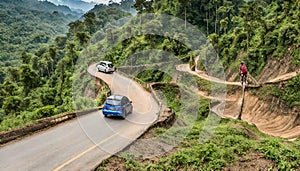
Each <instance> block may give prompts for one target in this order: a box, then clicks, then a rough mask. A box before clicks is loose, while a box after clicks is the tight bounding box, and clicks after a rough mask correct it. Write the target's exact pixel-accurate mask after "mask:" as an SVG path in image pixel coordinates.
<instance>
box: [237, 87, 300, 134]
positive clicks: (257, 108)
mask: <svg viewBox="0 0 300 171" xmlns="http://www.w3.org/2000/svg"><path fill="white" fill-rule="evenodd" d="M244 98H245V99H244V105H243V109H242V111H243V112H242V120H244V121H246V122H248V123H250V124H254V125H256V127H257V128H258V129H259V130H260V131H262V132H264V133H266V134H269V135H273V136H279V137H283V138H288V139H294V138H297V137H298V136H299V135H300V120H299V119H300V115H299V111H297V110H292V109H289V108H287V107H285V106H284V105H283V104H282V102H280V101H279V100H278V99H276V98H272V99H270V100H268V101H266V100H260V99H259V98H258V97H256V96H254V95H252V94H251V93H248V92H246V93H245V97H244Z"/></svg>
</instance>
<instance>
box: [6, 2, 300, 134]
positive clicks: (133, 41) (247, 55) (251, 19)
mask: <svg viewBox="0 0 300 171" xmlns="http://www.w3.org/2000/svg"><path fill="white" fill-rule="evenodd" d="M4 2H6V3H8V2H7V1H4ZM129 4H133V7H134V8H135V9H136V10H137V13H139V14H141V13H148V12H150V13H161V14H168V15H172V16H176V17H178V18H181V19H183V21H185V22H186V23H187V22H188V23H191V24H193V25H195V26H196V27H197V28H199V29H200V30H201V31H202V32H203V33H204V34H205V35H206V36H208V38H209V39H210V40H211V42H212V44H213V45H214V47H215V50H216V51H217V52H218V54H219V56H220V58H221V60H222V62H223V65H224V67H225V68H231V67H233V68H234V67H236V66H237V65H238V61H239V60H240V58H242V59H244V60H245V61H246V62H247V64H248V68H249V70H250V72H251V73H254V75H258V74H259V73H260V71H261V70H262V68H263V67H264V66H265V64H266V61H267V60H268V59H272V58H283V59H284V58H285V54H286V51H290V53H289V54H290V58H291V59H292V61H293V65H296V66H299V37H300V36H299V22H297V21H298V18H297V17H299V15H298V14H299V1H292V2H287V1H281V0H277V1H269V0H265V1H251V2H245V1H240V0H233V1H228V0H220V1H207V0H203V1H196V0H188V1H181V0H175V1H169V0H159V1H146V0H137V1H136V2H135V3H134V2H133V1H132V0H123V1H121V4H117V3H113V2H112V3H111V4H109V5H97V6H95V8H94V9H92V10H91V11H90V12H88V13H86V14H84V15H83V17H82V19H81V20H77V21H74V22H71V23H69V24H68V26H69V29H68V32H67V34H66V35H61V36H58V37H56V38H55V39H54V43H48V44H47V45H45V46H43V47H40V48H39V47H36V48H34V46H33V44H29V45H31V46H33V47H32V50H33V49H34V51H29V50H28V48H26V46H20V49H19V50H15V49H14V48H13V47H14V46H13V45H11V44H8V43H6V45H7V46H9V47H6V48H5V49H6V50H7V49H9V48H11V49H12V51H16V52H17V53H19V54H20V55H19V56H18V58H19V59H20V60H21V61H22V62H21V64H20V65H19V66H9V67H7V68H6V69H5V70H1V73H0V75H1V77H2V82H3V83H2V84H1V86H0V106H1V110H0V120H1V130H6V129H9V128H12V127H15V126H18V125H22V124H24V123H27V122H29V121H32V120H35V119H39V118H42V117H45V116H49V115H52V114H59V113H62V112H66V111H71V110H73V109H74V108H73V100H72V81H73V80H74V77H75V78H76V77H78V76H80V75H75V76H74V75H73V71H74V66H75V63H76V61H77V58H78V56H79V55H80V53H81V52H82V51H83V50H84V49H90V52H89V54H91V55H93V54H94V55H97V54H99V53H101V52H102V51H103V49H105V46H106V45H105V44H106V43H109V42H115V41H117V40H119V39H122V34H120V33H115V31H114V30H113V28H114V27H117V26H114V24H113V21H115V20H118V19H121V18H123V17H126V16H129V15H130V14H129V13H126V12H123V11H122V10H121V9H129V6H130V5H129ZM287 9H289V10H287ZM15 10H16V9H15ZM48 14H49V13H48ZM58 14H59V15H60V13H59V12H58ZM49 15H50V14H49ZM52 15H57V13H55V14H54V13H52ZM26 16H27V15H24V17H26ZM35 16H36V15H35ZM46 18H47V17H46ZM8 19H9V17H8ZM24 20H25V19H24V18H23V21H24ZM28 20H30V21H31V19H30V18H29V19H28ZM4 21H5V20H4ZM26 21H27V20H26ZM185 22H183V27H184V29H187V30H188V29H189V28H187V26H188V25H187V24H185ZM25 23H26V22H25ZM40 23H42V22H40ZM162 25H163V23H157V22H152V23H146V26H149V28H159V26H162ZM33 26H35V25H32V27H33ZM1 28H2V27H1ZM129 31H130V32H132V33H133V32H137V30H129ZM43 34H45V33H44V32H43ZM1 35H3V36H4V34H1ZM120 35H121V36H120ZM118 36H119V37H118ZM178 36H179V37H180V36H182V37H184V36H185V35H178ZM18 37H20V36H18ZM38 37H39V36H38ZM48 37H49V35H48V34H47V35H44V37H43V36H41V37H39V38H40V39H39V38H38V41H42V42H43V41H44V39H43V38H46V39H47V42H48ZM92 37H93V38H94V40H91V38H92ZM21 38H22V37H21ZM49 39H50V38H49ZM90 40H91V41H96V40H97V41H99V42H100V45H97V46H93V43H92V46H91V47H87V45H88V44H89V43H88V42H89V41H90ZM30 41H32V40H31V39H25V40H24V41H22V42H30ZM94 44H95V43H94ZM16 46H19V45H18V44H17V45H16ZM1 47H2V46H1ZM23 48H24V49H23ZM22 49H23V50H22ZM29 49H30V48H29ZM147 49H159V50H164V51H168V52H169V53H171V54H173V55H175V56H178V57H179V58H180V59H185V60H183V61H185V62H187V61H189V60H190V58H193V57H194V56H195V54H193V53H190V49H188V48H187V47H186V46H184V45H183V44H182V43H180V42H179V41H176V40H172V39H171V38H170V37H167V38H165V37H164V36H156V35H154V36H153V35H138V36H134V37H132V38H130V39H126V40H124V41H123V42H122V43H118V44H116V46H115V47H114V48H113V50H112V51H109V53H108V54H107V55H106V56H105V58H106V59H108V60H111V61H113V62H115V63H116V65H117V66H118V65H119V64H120V63H121V62H122V60H124V59H126V57H128V56H129V55H131V54H134V53H136V52H139V51H142V50H147ZM1 52H5V51H1ZM238 56H239V59H238ZM7 61H9V60H7ZM86 64H89V63H88V62H86ZM83 69H84V68H83ZM151 73H153V71H150V72H149V73H148V75H147V73H144V75H143V77H144V78H146V77H149V74H150V75H151ZM155 74H156V75H157V80H154V81H158V80H160V79H161V78H162V77H163V76H162V75H161V73H155ZM4 78H5V79H4ZM167 80H168V79H167ZM147 81H150V82H151V80H147ZM152 81H153V80H152ZM288 87H289V88H288V89H287V90H288V91H287V90H280V91H279V92H278V93H277V95H282V97H284V98H283V99H288V100H287V101H288V103H289V104H293V105H298V103H295V102H294V101H295V100H297V98H295V97H296V96H295V94H294V93H293V92H298V91H297V90H298V89H297V87H299V82H297V81H294V80H292V81H290V83H289V85H288ZM81 88H82V87H81ZM80 103H81V102H80V101H79V102H78V104H80ZM75 105H77V104H75ZM41 110H48V111H49V114H45V112H43V114H40V113H41V112H39V111H41Z"/></svg>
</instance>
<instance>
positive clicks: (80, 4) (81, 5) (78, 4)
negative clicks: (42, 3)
mask: <svg viewBox="0 0 300 171" xmlns="http://www.w3.org/2000/svg"><path fill="white" fill-rule="evenodd" d="M48 1H49V2H52V3H54V4H56V5H66V6H68V7H70V8H71V9H72V10H81V11H84V12H87V11H89V10H90V9H92V8H93V7H94V6H95V5H96V3H95V2H85V1H82V0H48Z"/></svg>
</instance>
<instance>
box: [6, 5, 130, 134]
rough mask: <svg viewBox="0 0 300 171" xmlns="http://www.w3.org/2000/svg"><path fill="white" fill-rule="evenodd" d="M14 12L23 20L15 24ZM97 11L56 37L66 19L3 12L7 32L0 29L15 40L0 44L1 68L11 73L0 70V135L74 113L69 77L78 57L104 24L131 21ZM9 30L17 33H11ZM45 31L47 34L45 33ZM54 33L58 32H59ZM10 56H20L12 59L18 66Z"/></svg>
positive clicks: (121, 14)
mask: <svg viewBox="0 0 300 171" xmlns="http://www.w3.org/2000/svg"><path fill="white" fill-rule="evenodd" d="M95 8H97V7H95ZM12 9H13V10H14V11H13V12H18V13H21V14H22V15H21V16H18V17H17V19H18V20H16V19H15V18H14V15H13V12H12ZM95 10H96V11H98V12H97V13H93V12H89V13H86V14H84V15H83V17H82V19H80V20H76V21H74V22H71V23H69V24H68V27H69V29H68V30H67V34H65V35H63V34H61V35H60V36H57V37H55V35H57V33H63V32H64V31H65V30H64V28H65V27H64V24H65V23H64V22H62V21H61V20H60V19H62V18H64V17H66V16H65V15H62V14H60V13H43V12H40V11H30V10H29V11H28V10H27V11H26V10H25V9H24V8H20V9H19V8H11V9H3V10H2V11H3V13H5V14H6V15H3V17H2V18H1V19H2V21H3V23H2V25H3V26H6V27H0V28H1V29H2V30H3V33H6V34H7V35H8V34H11V35H12V37H14V36H15V40H10V39H9V37H6V34H1V36H3V37H4V38H5V39H3V40H4V41H2V44H3V45H6V46H1V48H3V50H2V51H1V53H2V56H1V57H2V64H4V63H5V65H7V66H9V67H6V68H5V69H4V70H1V71H2V78H3V79H4V78H5V80H3V83H2V84H0V106H1V109H0V122H1V124H0V130H7V129H10V128H13V127H16V126H20V125H23V124H25V123H28V122H32V121H34V120H36V119H39V118H43V117H47V116H52V115H55V114H59V113H62V112H66V111H72V110H74V107H73V100H72V80H73V79H72V77H73V72H74V65H75V64H76V62H77V58H78V55H79V54H80V52H81V51H82V50H83V49H84V47H85V46H86V44H87V42H88V41H89V39H90V38H91V36H92V35H93V34H94V33H95V32H96V31H97V30H100V29H101V28H103V27H104V26H105V25H106V24H107V23H108V22H112V21H114V20H117V19H120V18H123V17H126V16H129V15H130V13H127V12H124V11H123V10H119V9H116V8H106V10H97V9H95ZM8 14H9V15H8ZM5 17H6V18H5ZM39 17H41V18H39ZM29 19H30V20H29ZM35 20H36V21H35ZM49 20H50V21H51V22H50V21H49ZM13 21H14V22H13ZM16 21H18V22H16ZM24 21H25V22H24ZM42 21H49V22H50V23H45V22H42ZM55 21H56V22H58V21H60V22H58V23H55ZM63 21H65V22H67V21H66V20H63ZM14 24H15V25H16V26H15V25H14ZM22 26H23V27H22ZM37 26H38V27H37ZM13 27H15V28H16V29H15V30H13V29H11V28H13ZM4 28H5V29H6V30H4ZM36 28H39V29H41V31H39V30H37V29H36ZM48 28H49V29H50V31H51V32H49V33H47V32H46V31H47V30H46V29H48ZM58 29H61V30H60V32H59V31H57V30H58ZM16 30H18V31H16ZM26 36H28V37H29V38H28V37H26ZM31 36H34V37H31ZM1 40H2V39H1ZM50 40H54V41H50ZM22 43H23V44H22ZM24 43H25V44H24ZM12 44H15V46H16V47H14V46H12ZM40 45H43V46H40ZM11 51H13V52H15V53H14V54H20V55H16V58H14V59H19V62H18V64H19V65H13V64H15V63H17V62H12V61H11V60H10V59H11V58H10V57H11V56H10V55H11V54H12V53H11ZM9 54H10V55H9ZM7 61H10V63H9V62H7Z"/></svg>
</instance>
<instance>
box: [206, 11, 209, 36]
mask: <svg viewBox="0 0 300 171" xmlns="http://www.w3.org/2000/svg"><path fill="white" fill-rule="evenodd" d="M205 17H206V36H208V34H209V33H208V13H207V11H206V12H205Z"/></svg>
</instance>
